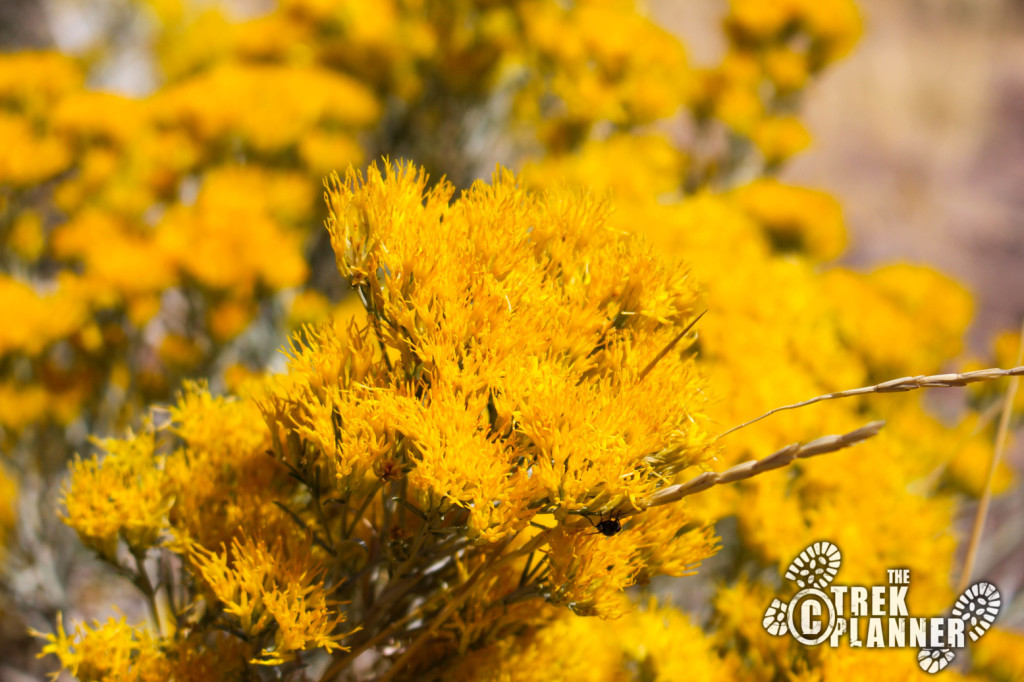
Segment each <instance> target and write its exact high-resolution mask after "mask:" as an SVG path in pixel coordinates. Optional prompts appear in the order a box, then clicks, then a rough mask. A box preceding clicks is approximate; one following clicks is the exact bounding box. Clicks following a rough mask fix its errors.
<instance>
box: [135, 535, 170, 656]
mask: <svg viewBox="0 0 1024 682" xmlns="http://www.w3.org/2000/svg"><path fill="white" fill-rule="evenodd" d="M131 553H132V557H134V558H135V567H136V569H138V574H137V575H136V577H135V581H134V582H135V586H136V587H138V588H139V591H141V592H142V593H143V594H144V595H146V603H147V604H148V605H149V610H150V612H151V613H152V615H153V626H154V627H155V628H156V632H157V634H158V635H159V636H160V637H161V638H162V637H163V634H164V629H163V626H162V625H161V623H160V610H159V609H158V608H157V604H156V589H155V588H154V587H153V583H152V581H151V580H150V579H149V574H148V573H147V572H146V561H145V560H146V550H136V549H134V548H132V549H131Z"/></svg>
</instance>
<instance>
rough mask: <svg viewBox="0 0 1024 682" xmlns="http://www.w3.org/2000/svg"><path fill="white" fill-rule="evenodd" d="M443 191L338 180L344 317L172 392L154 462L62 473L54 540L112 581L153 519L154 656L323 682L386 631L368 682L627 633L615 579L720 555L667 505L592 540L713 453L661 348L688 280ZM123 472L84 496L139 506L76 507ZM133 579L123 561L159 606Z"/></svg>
mask: <svg viewBox="0 0 1024 682" xmlns="http://www.w3.org/2000/svg"><path fill="white" fill-rule="evenodd" d="M452 193H453V189H452V187H451V186H449V185H447V184H446V183H443V182H442V183H439V184H438V185H435V186H434V187H433V188H431V189H428V186H427V178H426V175H425V174H424V173H423V172H422V171H420V170H417V169H415V168H413V167H412V166H410V165H405V164H397V165H391V164H389V163H385V165H384V167H383V168H382V169H378V168H377V167H372V168H371V169H370V171H369V172H368V173H367V175H366V176H365V177H364V176H360V175H359V174H357V173H356V172H354V171H350V172H349V173H348V174H347V175H346V177H345V179H344V180H341V179H340V178H337V177H335V178H334V179H333V180H332V181H331V182H330V183H329V185H328V195H327V198H328V204H329V207H330V216H329V220H328V227H329V232H330V235H331V239H332V242H333V244H334V247H335V250H336V255H337V260H338V265H339V269H340V270H341V271H342V273H343V274H345V275H346V276H347V277H348V278H349V281H350V282H351V284H352V285H353V286H354V287H355V289H356V290H357V292H358V293H359V295H360V296H361V299H362V300H363V302H364V306H365V315H366V316H365V318H364V319H365V322H364V323H363V324H362V326H360V325H358V324H355V323H353V324H352V325H351V326H350V327H349V328H348V330H347V331H344V330H343V331H341V332H339V331H338V330H337V329H336V328H335V327H334V326H332V325H327V326H321V327H319V328H306V329H304V330H303V331H302V332H301V333H300V334H298V335H297V336H296V337H295V338H294V340H293V342H292V346H291V348H290V349H289V351H288V370H287V373H286V374H284V375H281V376H277V377H269V378H267V379H264V380H263V381H262V382H259V381H256V383H255V384H254V386H253V388H251V389H248V390H251V391H252V393H251V395H252V399H250V400H232V399H225V398H214V397H212V396H210V395H209V393H208V392H207V391H206V390H205V388H204V387H202V386H197V385H193V386H190V387H189V388H188V389H187V390H186V391H185V392H184V393H183V394H182V395H181V396H180V397H179V399H178V402H177V404H176V406H174V407H173V408H172V409H171V410H170V415H169V416H170V420H169V423H168V429H167V430H168V438H167V439H165V440H166V442H165V443H164V447H163V448H162V449H160V452H154V451H153V449H152V447H153V444H154V443H156V442H157V441H156V440H155V436H154V434H153V433H152V432H151V431H148V432H147V434H148V435H146V436H145V437H142V436H138V437H134V438H132V439H129V440H128V441H124V443H123V444H121V445H108V450H109V451H110V453H111V454H109V455H108V456H107V457H106V458H105V459H103V460H100V461H98V462H96V461H94V460H89V461H88V462H86V463H83V464H80V465H77V466H78V468H77V469H76V471H75V473H74V478H73V480H72V483H71V486H70V489H69V493H68V495H67V505H68V514H67V521H68V523H69V524H70V525H72V527H74V528H75V529H76V530H77V531H78V532H79V534H80V535H81V536H82V538H83V540H84V541H86V542H88V543H92V544H93V545H94V546H97V547H98V548H100V549H101V550H102V551H103V553H104V556H105V557H106V558H107V559H108V560H109V561H114V562H116V561H117V556H116V542H117V539H118V537H121V538H123V539H125V540H126V541H127V542H128V545H129V548H130V549H131V550H132V551H133V553H136V554H137V559H139V556H141V555H139V551H140V549H141V550H143V551H144V548H145V547H147V546H148V547H152V546H153V543H154V540H155V538H154V537H153V535H152V534H150V535H147V536H146V538H145V543H149V544H145V543H143V542H140V541H139V540H138V539H136V537H135V535H132V533H131V532H129V528H130V527H133V526H131V524H139V523H140V520H147V523H148V525H147V526H146V528H149V529H152V527H153V524H154V523H155V524H157V525H158V528H159V530H158V531H157V532H158V534H159V535H160V542H161V543H162V545H161V547H160V552H161V553H173V554H177V555H178V556H179V557H180V559H179V560H178V561H179V562H180V564H179V565H180V567H181V570H182V571H184V572H185V573H186V574H187V575H188V576H189V577H188V578H181V579H179V580H176V581H171V582H166V583H165V585H167V587H165V588H163V589H164V591H165V592H166V595H165V598H166V604H167V606H168V607H169V619H170V621H173V627H165V628H164V630H163V631H164V632H165V633H167V634H165V635H164V637H163V639H162V640H160V644H159V646H160V647H161V650H164V651H167V650H169V647H173V646H175V645H176V643H180V642H182V641H184V640H186V639H188V638H194V637H197V636H200V635H201V634H202V633H204V632H209V630H210V629H211V628H218V629H221V630H223V631H224V632H227V633H234V634H235V636H237V637H238V638H239V639H240V644H241V645H243V646H244V648H246V649H247V650H248V651H249V653H248V654H247V656H248V658H247V659H246V660H247V661H249V662H250V663H251V664H252V665H261V666H266V665H272V666H283V668H282V670H289V669H290V668H288V666H290V665H292V664H293V663H294V662H295V661H296V660H297V657H298V656H299V655H301V654H303V653H304V652H316V651H318V652H320V653H321V655H322V656H324V657H326V658H327V659H328V660H330V661H331V662H330V663H329V666H331V668H330V669H332V670H337V671H340V670H342V669H344V668H345V667H346V666H347V665H348V664H349V663H350V662H351V660H352V658H353V657H356V656H358V655H359V653H360V652H362V651H363V650H365V649H366V648H368V647H372V646H375V645H379V644H380V643H381V642H383V641H385V640H392V641H400V642H404V643H405V644H406V646H404V647H403V648H400V649H399V650H397V651H396V652H395V653H394V655H384V654H383V652H382V651H380V650H378V652H377V655H376V659H375V660H376V661H377V663H376V665H377V666H379V667H380V669H381V670H382V671H388V672H387V674H388V675H390V676H392V677H395V676H401V677H402V679H415V678H416V677H415V676H416V675H418V674H419V673H421V672H424V671H427V670H434V671H441V670H444V669H446V668H448V667H449V666H450V665H452V664H453V663H454V661H455V660H456V658H457V657H458V656H459V655H461V654H465V653H466V652H468V651H471V650H474V649H477V648H479V647H481V646H484V645H486V644H488V643H490V642H496V641H498V640H499V639H501V638H503V637H508V636H510V635H514V634H516V633H517V632H519V630H520V629H521V628H522V627H523V626H524V625H529V626H530V627H538V628H540V627H544V626H545V625H546V624H547V623H548V622H549V621H551V620H552V619H553V618H555V617H556V615H557V614H558V613H560V612H561V611H560V609H559V608H557V607H566V606H567V607H569V608H571V609H572V610H573V611H575V612H577V613H580V614H589V615H598V616H602V617H605V618H610V617H617V616H621V615H623V614H624V613H626V612H627V611H628V606H627V602H626V601H625V597H624V595H623V590H624V589H625V588H627V587H629V586H630V585H632V584H634V583H638V582H639V583H646V582H648V581H649V580H651V579H652V578H654V577H655V576H658V575H686V574H688V573H692V572H693V571H694V569H695V568H696V567H697V566H698V565H699V564H700V563H701V562H702V561H703V560H704V559H706V558H707V557H708V556H710V555H711V554H713V553H714V552H715V550H716V547H717V545H716V540H715V538H714V535H713V533H712V531H711V529H710V528H709V527H708V526H707V524H706V523H704V522H703V521H701V520H699V519H697V518H695V517H694V516H693V515H692V514H690V513H689V511H688V507H687V505H686V504H682V503H680V504H675V505H671V506H666V507H663V508H658V509H656V510H652V511H649V512H646V513H643V514H639V515H636V516H633V517H631V518H629V519H623V520H622V521H621V527H622V530H621V532H618V533H612V534H611V535H612V536H611V537H609V536H608V533H607V532H602V531H600V530H599V528H605V529H607V526H606V525H605V523H603V522H611V521H610V520H612V519H616V521H615V522H616V523H618V521H617V518H618V515H619V514H622V513H628V512H635V511H639V510H641V509H642V508H643V505H644V500H646V499H647V498H648V497H649V496H650V495H651V493H653V492H654V491H656V490H658V489H659V488H661V487H663V486H665V485H669V484H671V483H673V482H676V481H677V479H678V477H680V476H685V475H686V474H687V472H690V471H692V470H693V469H694V468H695V467H700V466H702V465H703V464H704V463H705V462H706V461H707V460H708V458H709V457H710V456H711V454H712V452H713V451H712V450H711V447H710V441H711V436H710V433H709V431H708V430H707V428H706V417H704V415H703V409H704V405H705V402H706V399H705V397H704V392H703V391H704V386H703V381H702V379H701V377H700V375H699V373H698V372H697V369H696V367H695V361H694V358H693V357H692V355H690V354H688V353H685V352H683V351H684V350H685V346H686V344H685V343H683V344H680V345H678V347H677V344H679V342H680V340H681V339H682V337H683V336H685V333H686V332H687V330H688V329H687V328H688V324H689V323H691V322H692V321H693V317H694V313H695V311H696V309H697V303H698V298H699V292H698V290H697V289H696V288H695V286H694V283H693V280H692V279H691V278H690V277H689V276H688V274H687V273H686V271H685V270H684V269H682V268H678V267H676V268H671V267H668V266H667V264H666V263H664V262H663V261H661V260H660V259H659V258H658V257H657V256H656V255H655V254H654V253H652V252H651V251H650V250H648V249H647V248H646V247H645V246H644V245H643V244H642V242H640V241H639V240H637V239H634V238H631V237H627V236H625V235H624V234H623V233H621V232H618V231H613V230H611V229H609V228H608V227H607V226H606V222H605V221H606V217H607V207H606V206H604V205H603V204H602V203H601V202H599V201H596V200H595V199H593V198H591V197H589V196H587V195H585V194H583V193H580V192H576V191H568V190H561V191H558V190H552V191H550V192H547V193H544V194H533V193H529V192H526V191H525V190H523V189H522V188H521V187H520V186H519V185H518V184H517V182H516V180H515V178H513V177H512V176H511V175H510V174H508V173H507V172H503V171H499V172H498V173H497V174H496V176H495V179H494V182H493V184H491V185H485V184H483V183H478V184H476V185H475V186H474V187H473V188H471V189H470V190H469V191H467V192H465V193H463V194H462V196H461V197H460V198H459V199H457V200H452ZM673 348H674V349H675V350H674V351H672V349H673ZM669 351H672V352H669ZM131 453H138V455H139V456H138V457H137V458H136V459H131V458H129V457H128V455H130V454H131ZM118 456H120V457H118ZM121 459H129V460H130V461H131V462H133V463H134V462H138V463H139V465H140V466H142V467H143V469H145V467H146V466H148V470H140V471H137V474H138V475H137V476H135V477H133V478H129V477H125V476H115V475H110V476H109V480H107V479H104V480H103V481H102V484H103V488H102V489H103V490H104V491H105V492H104V495H105V496H107V497H109V499H110V500H119V499H123V498H126V497H128V496H131V495H135V496H137V497H138V496H143V495H148V496H152V498H153V499H154V500H161V505H160V506H158V507H156V508H155V511H158V512H159V513H158V514H150V513H148V512H145V510H141V509H124V510H122V509H120V508H118V509H116V510H115V509H111V510H109V513H106V512H103V511H102V510H99V507H98V504H99V503H98V502H92V503H91V506H90V498H88V496H87V494H86V492H85V491H86V489H87V488H86V487H85V486H87V485H93V486H95V485H96V484H97V483H98V482H99V477H101V476H104V475H107V473H108V472H119V471H121V469H119V468H118V467H119V466H120V465H119V462H120V461H121ZM143 462H145V464H143ZM129 469H130V467H129ZM139 486H142V487H144V488H145V490H140V489H139ZM103 518H110V519H111V521H110V523H109V524H108V526H103V527H100V526H101V520H102V519H103ZM122 569H124V567H122ZM146 571H147V567H146V566H145V564H144V563H143V562H142V561H141V560H139V562H138V564H137V566H136V568H135V569H132V570H130V572H131V573H132V574H134V576H135V578H134V579H135V580H136V584H137V585H139V586H140V589H142V590H143V592H144V593H146V594H147V596H148V597H149V598H150V600H151V603H152V604H153V605H154V606H153V607H152V608H153V610H154V611H160V612H163V611H165V610H167V609H165V608H164V607H161V606H158V604H161V603H164V602H163V601H162V599H164V598H163V597H158V596H157V595H156V592H157V591H158V589H157V588H153V584H154V582H153V581H151V580H149V579H148V577H147V576H146ZM174 585H177V586H178V587H177V588H173V587H171V586H174ZM165 620H166V619H165ZM346 649H351V652H350V653H348V654H346V653H345V650H346ZM389 659H390V667H389V666H388V661H389Z"/></svg>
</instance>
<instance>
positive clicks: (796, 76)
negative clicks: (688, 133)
mask: <svg viewBox="0 0 1024 682" xmlns="http://www.w3.org/2000/svg"><path fill="white" fill-rule="evenodd" d="M725 28H726V34H727V36H728V38H729V51H728V53H727V54H726V56H725V57H724V58H723V60H722V62H721V64H719V65H718V66H717V67H715V68H712V69H707V70H704V71H701V72H700V73H699V74H698V78H697V86H696V94H695V97H694V104H693V106H694V110H695V111H696V112H697V114H698V118H715V119H718V120H720V121H722V122H723V123H724V124H725V125H726V126H727V127H728V128H729V129H730V130H731V131H732V133H733V134H734V135H735V136H736V137H737V138H738V139H744V140H749V141H750V142H752V143H753V145H754V146H755V147H756V148H757V150H758V151H759V152H760V154H761V157H762V159H763V161H764V164H765V167H766V169H767V170H769V171H771V170H773V169H775V168H776V167H777V166H778V165H779V164H780V163H782V162H784V161H785V160H786V159H788V158H790V157H791V156H793V155H794V154H796V153H798V152H800V151H801V150H803V149H804V148H806V147H807V146H808V145H809V144H810V141H811V139H810V134H809V133H808V132H807V130H806V129H805V128H804V126H803V124H802V123H801V122H800V120H799V119H798V118H797V117H796V116H795V115H794V113H795V108H796V104H797V102H798V96H799V93H800V91H801V90H803V89H804V88H805V87H806V85H807V84H808V82H809V80H810V78H811V77H812V76H814V75H816V74H817V73H818V72H820V71H821V69H822V68H824V67H825V66H826V65H828V64H830V63H831V62H833V61H835V60H836V59H838V58H840V57H842V56H843V55H845V54H846V53H847V52H849V50H850V49H851V47H852V46H853V44H854V43H855V42H856V41H857V38H858V37H859V36H860V28H861V24H860V16H859V13H858V11H857V8H856V6H855V4H854V3H853V1H852V0H730V2H729V13H728V15H727V16H726V19H725Z"/></svg>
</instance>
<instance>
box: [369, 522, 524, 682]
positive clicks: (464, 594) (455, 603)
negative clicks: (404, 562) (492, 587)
mask: <svg viewBox="0 0 1024 682" xmlns="http://www.w3.org/2000/svg"><path fill="white" fill-rule="evenodd" d="M509 542H511V538H510V539H508V540H506V541H505V542H504V543H502V544H501V545H500V546H499V547H498V548H497V550H496V551H495V552H494V555H493V556H492V557H491V558H490V559H488V560H487V561H486V562H484V563H483V564H481V565H480V566H479V567H478V568H477V569H476V570H475V571H473V573H472V575H470V576H469V578H467V579H466V582H465V583H463V584H462V586H461V587H460V588H459V594H458V595H457V596H455V597H453V598H452V600H451V601H450V602H448V603H447V604H445V605H444V608H442V609H441V611H440V612H439V613H438V614H437V615H436V616H434V619H433V620H431V621H430V624H429V625H428V626H427V628H426V629H425V630H424V631H423V632H421V633H420V634H419V636H417V637H416V639H415V640H413V642H412V643H411V644H410V645H409V646H407V647H406V648H405V651H403V652H402V655H401V656H399V657H398V660H396V661H395V662H394V663H393V664H392V665H391V667H390V668H388V670H387V672H386V673H384V675H382V676H381V677H380V679H379V682H388V681H389V680H391V679H392V678H394V676H395V675H397V674H398V672H399V671H400V670H401V669H402V668H404V667H405V666H406V665H407V664H408V663H409V661H410V659H412V657H413V655H414V654H415V653H416V652H417V651H419V649H420V647H422V646H423V645H424V644H426V643H427V640H428V639H429V638H430V636H431V635H432V634H433V633H434V632H435V631H436V630H437V629H438V628H439V627H441V625H442V624H443V623H444V622H445V621H446V620H448V618H449V617H451V615H452V613H453V612H454V611H455V609H457V608H459V607H460V606H462V603H463V602H464V601H466V599H467V598H468V597H469V595H470V594H472V592H473V589H472V588H473V587H474V585H475V584H476V582H477V581H478V580H480V576H482V575H483V574H484V573H485V572H486V571H487V570H488V569H490V568H491V567H493V566H495V565H496V563H497V559H498V557H500V556H501V553H502V551H504V549H505V547H507V546H508V543H509ZM506 558H507V557H506Z"/></svg>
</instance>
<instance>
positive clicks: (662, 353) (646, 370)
mask: <svg viewBox="0 0 1024 682" xmlns="http://www.w3.org/2000/svg"><path fill="white" fill-rule="evenodd" d="M707 312H708V311H706V310H705V311H704V312H703V313H701V314H700V315H698V316H697V317H695V318H694V319H693V322H691V323H690V324H688V325H686V328H685V329H683V331H681V332H679V334H677V335H676V337H675V338H674V339H672V340H671V341H669V342H668V345H667V346H665V347H664V348H662V349H661V351H660V352H659V353H658V354H657V355H655V356H654V359H653V360H651V361H650V362H649V363H647V366H646V367H644V368H643V369H642V370H641V371H640V376H639V378H638V379H637V382H641V381H643V380H644V377H646V376H647V375H648V374H650V372H651V370H652V369H654V366H655V365H657V364H658V363H659V362H661V359H662V358H663V357H665V356H666V355H668V354H669V351H671V350H672V349H673V348H675V347H676V344H677V343H679V342H680V341H682V340H683V337H684V336H686V334H687V333H688V332H689V331H690V330H691V329H693V326H694V325H695V324H697V323H698V322H700V318H702V317H704V315H705V314H706V313H707Z"/></svg>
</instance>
